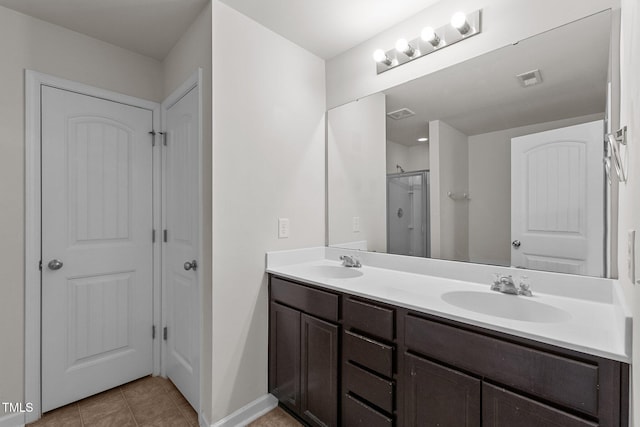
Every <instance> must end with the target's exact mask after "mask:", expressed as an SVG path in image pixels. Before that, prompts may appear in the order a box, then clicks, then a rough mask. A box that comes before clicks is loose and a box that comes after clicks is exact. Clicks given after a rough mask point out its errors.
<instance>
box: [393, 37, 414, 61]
mask: <svg viewBox="0 0 640 427" xmlns="http://www.w3.org/2000/svg"><path fill="white" fill-rule="evenodd" d="M396 50H397V51H398V52H401V53H404V54H405V55H407V56H408V57H412V56H413V54H414V53H415V49H414V48H413V47H411V45H410V44H409V42H408V41H407V39H398V41H397V42H396Z"/></svg>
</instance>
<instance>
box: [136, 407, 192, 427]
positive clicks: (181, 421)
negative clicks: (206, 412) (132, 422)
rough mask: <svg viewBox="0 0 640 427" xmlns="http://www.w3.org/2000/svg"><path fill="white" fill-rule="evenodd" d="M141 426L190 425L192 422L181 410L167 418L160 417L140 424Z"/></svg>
mask: <svg viewBox="0 0 640 427" xmlns="http://www.w3.org/2000/svg"><path fill="white" fill-rule="evenodd" d="M139 426H140V427H189V426H190V424H189V422H188V421H187V419H186V418H185V417H184V416H183V415H182V413H181V412H179V411H177V412H175V413H173V414H171V415H169V416H167V417H165V418H159V419H156V420H154V421H151V422H149V423H145V424H139Z"/></svg>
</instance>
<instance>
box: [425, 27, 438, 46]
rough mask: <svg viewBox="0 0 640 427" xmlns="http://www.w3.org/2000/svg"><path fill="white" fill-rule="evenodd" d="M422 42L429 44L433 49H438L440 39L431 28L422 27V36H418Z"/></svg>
mask: <svg viewBox="0 0 640 427" xmlns="http://www.w3.org/2000/svg"><path fill="white" fill-rule="evenodd" d="M420 38H421V39H422V41H425V42H427V43H429V44H430V45H431V46H433V47H438V45H440V42H441V41H442V39H441V38H440V37H439V36H438V34H436V31H435V30H434V29H433V27H424V28H423V29H422V34H421V35H420Z"/></svg>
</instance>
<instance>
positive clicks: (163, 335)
mask: <svg viewBox="0 0 640 427" xmlns="http://www.w3.org/2000/svg"><path fill="white" fill-rule="evenodd" d="M167 335H168V333H167V327H166V326H165V327H164V328H163V329H162V338H163V339H164V340H165V341H166V340H167Z"/></svg>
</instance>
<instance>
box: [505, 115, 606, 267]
mask: <svg viewBox="0 0 640 427" xmlns="http://www.w3.org/2000/svg"><path fill="white" fill-rule="evenodd" d="M603 132H604V125H603V122H602V120H599V121H595V122H590V123H584V124H580V125H576V126H569V127H565V128H561V129H554V130H550V131H546V132H540V133H535V134H531V135H525V136H521V137H517V138H513V139H512V140H511V240H512V244H511V264H512V265H514V266H517V267H526V268H531V269H536V270H547V271H556V272H561V273H571V274H584V275H590V276H599V277H602V276H603V274H604V190H603V189H604V168H603V164H602V159H603V149H604V148H603V134H604V133H603Z"/></svg>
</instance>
